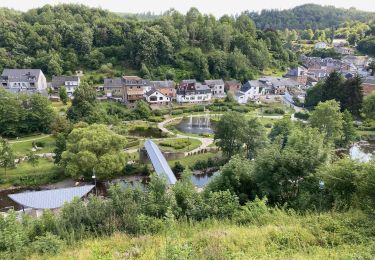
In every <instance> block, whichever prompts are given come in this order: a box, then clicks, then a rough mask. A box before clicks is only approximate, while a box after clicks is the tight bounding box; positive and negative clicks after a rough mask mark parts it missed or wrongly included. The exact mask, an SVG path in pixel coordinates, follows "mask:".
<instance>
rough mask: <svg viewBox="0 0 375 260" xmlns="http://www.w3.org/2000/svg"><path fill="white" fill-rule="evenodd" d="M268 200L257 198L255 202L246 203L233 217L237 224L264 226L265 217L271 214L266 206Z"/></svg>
mask: <svg viewBox="0 0 375 260" xmlns="http://www.w3.org/2000/svg"><path fill="white" fill-rule="evenodd" d="M266 203H267V199H262V200H261V199H259V198H255V200H254V201H251V202H248V203H246V205H244V206H242V207H241V208H240V209H239V210H238V211H236V213H235V214H234V216H233V219H234V221H235V222H236V223H237V224H241V225H245V224H264V223H265V220H266V219H265V216H266V215H267V214H269V213H270V212H269V208H268V207H267V205H266Z"/></svg>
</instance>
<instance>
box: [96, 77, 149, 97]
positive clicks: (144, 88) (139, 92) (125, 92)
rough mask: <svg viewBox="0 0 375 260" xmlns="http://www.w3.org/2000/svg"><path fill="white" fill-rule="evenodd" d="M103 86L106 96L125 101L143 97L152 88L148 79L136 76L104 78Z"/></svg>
mask: <svg viewBox="0 0 375 260" xmlns="http://www.w3.org/2000/svg"><path fill="white" fill-rule="evenodd" d="M103 88H104V92H105V93H106V96H107V97H109V98H114V99H120V100H121V101H123V102H127V103H134V102H136V101H138V100H141V99H143V98H144V95H145V94H146V93H147V92H148V91H150V90H151V89H152V87H151V84H150V81H148V80H145V79H142V78H140V77H138V76H123V77H121V78H107V79H104V86H103Z"/></svg>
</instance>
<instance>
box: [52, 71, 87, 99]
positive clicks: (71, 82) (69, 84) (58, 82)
mask: <svg viewBox="0 0 375 260" xmlns="http://www.w3.org/2000/svg"><path fill="white" fill-rule="evenodd" d="M80 83H81V80H80V77H78V76H53V77H52V83H51V87H52V89H53V91H54V92H58V91H59V89H60V88H61V87H63V86H64V87H65V88H66V92H67V93H68V96H69V97H71V96H73V93H74V91H75V90H76V89H77V88H78V87H79V85H80Z"/></svg>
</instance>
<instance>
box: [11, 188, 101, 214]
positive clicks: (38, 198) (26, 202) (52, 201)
mask: <svg viewBox="0 0 375 260" xmlns="http://www.w3.org/2000/svg"><path fill="white" fill-rule="evenodd" d="M94 187H95V186H94V185H85V186H79V187H71V188H63V189H55V190H42V191H30V192H23V193H16V194H10V195H8V196H9V198H11V199H12V200H14V201H15V202H17V203H18V204H20V205H22V206H23V207H25V208H33V209H57V208H61V207H62V206H63V205H64V203H65V202H71V201H72V200H73V199H74V198H76V197H77V198H82V197H83V196H85V195H87V194H88V193H89V192H90V191H91V190H92V189H93V188H94Z"/></svg>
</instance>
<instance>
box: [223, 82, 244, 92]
mask: <svg viewBox="0 0 375 260" xmlns="http://www.w3.org/2000/svg"><path fill="white" fill-rule="evenodd" d="M224 89H225V91H226V92H227V93H228V92H229V91H231V92H233V93H234V94H235V93H237V92H238V91H240V89H241V82H239V81H237V80H229V81H226V82H225V84H224Z"/></svg>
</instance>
